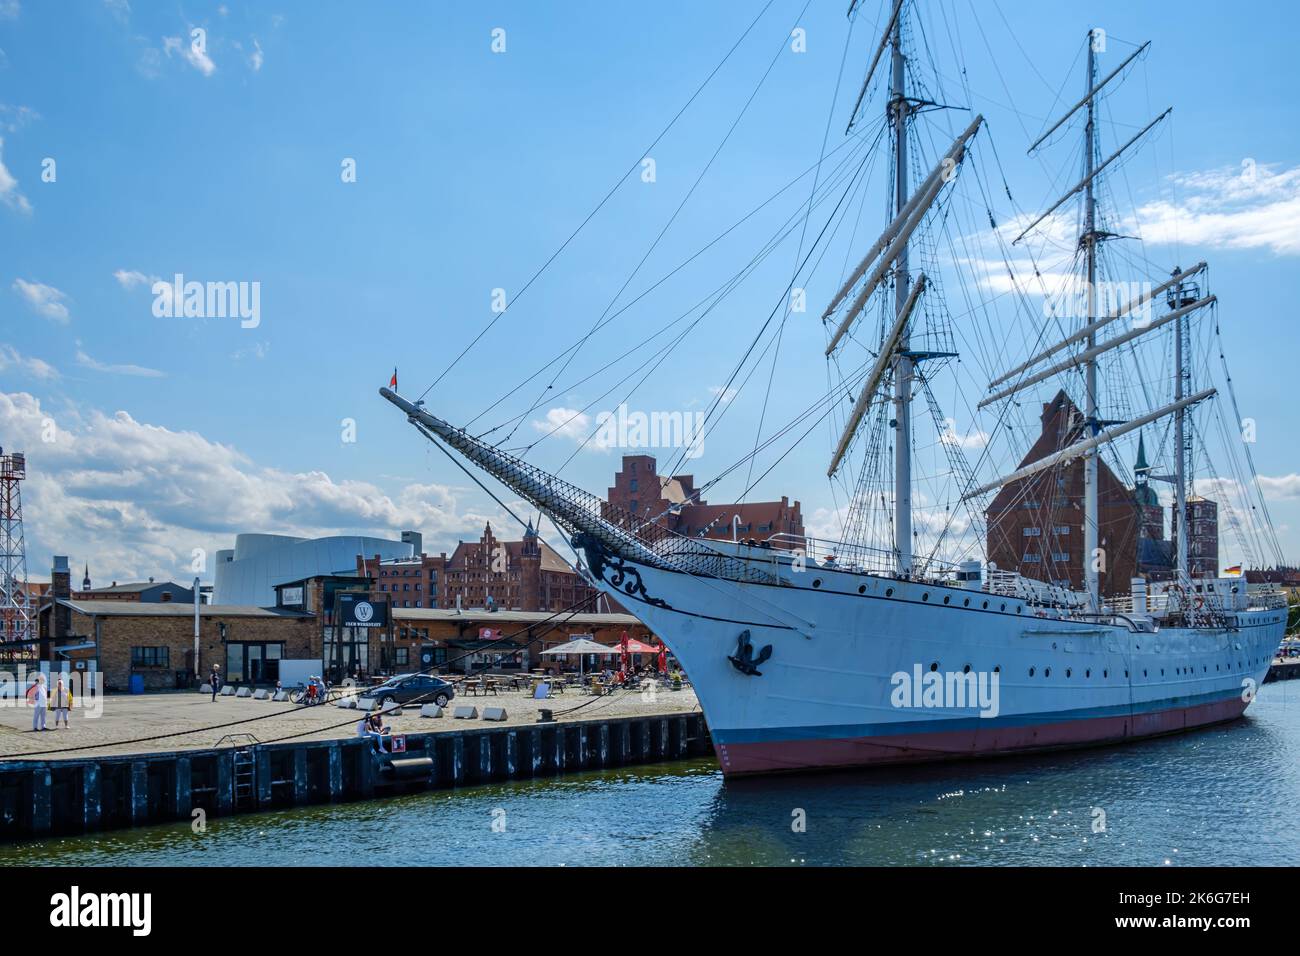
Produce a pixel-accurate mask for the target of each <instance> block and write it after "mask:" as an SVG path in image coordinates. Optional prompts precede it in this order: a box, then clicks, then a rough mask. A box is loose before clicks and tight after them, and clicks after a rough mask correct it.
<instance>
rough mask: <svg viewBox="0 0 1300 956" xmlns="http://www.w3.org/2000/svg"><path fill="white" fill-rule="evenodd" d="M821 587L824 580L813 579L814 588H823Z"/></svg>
mask: <svg viewBox="0 0 1300 956" xmlns="http://www.w3.org/2000/svg"><path fill="white" fill-rule="evenodd" d="M821 586H822V579H821V578H813V587H815V588H819V587H821Z"/></svg>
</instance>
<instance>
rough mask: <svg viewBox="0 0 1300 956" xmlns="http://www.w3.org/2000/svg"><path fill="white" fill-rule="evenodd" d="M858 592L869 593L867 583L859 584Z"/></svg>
mask: <svg viewBox="0 0 1300 956" xmlns="http://www.w3.org/2000/svg"><path fill="white" fill-rule="evenodd" d="M858 593H859V594H866V593H867V586H866V585H865V584H859V585H858Z"/></svg>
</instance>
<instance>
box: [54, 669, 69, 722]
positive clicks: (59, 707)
mask: <svg viewBox="0 0 1300 956" xmlns="http://www.w3.org/2000/svg"><path fill="white" fill-rule="evenodd" d="M50 709H51V710H53V711H54V729H55V730H58V729H59V721H60V720H61V721H63V728H64V729H65V730H67V729H68V727H69V724H68V711H70V710H72V688H71V687H65V686H64V684H63V678H62V677H60V678H59V683H58V684H57V685H56V686H55V688H54V693H53V694H51V695H50Z"/></svg>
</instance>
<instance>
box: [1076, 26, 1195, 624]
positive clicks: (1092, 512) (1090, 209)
mask: <svg viewBox="0 0 1300 956" xmlns="http://www.w3.org/2000/svg"><path fill="white" fill-rule="evenodd" d="M1094 36H1095V35H1094V31H1092V30H1089V31H1088V77H1087V84H1086V85H1085V86H1084V89H1085V90H1089V91H1091V90H1092V89H1093V88H1094V86H1095V84H1096V80H1097V61H1096V52H1095V51H1096V43H1095V40H1094ZM1095 102H1096V97H1093V96H1089V97H1088V122H1087V125H1086V127H1085V129H1084V168H1083V175H1084V181H1085V182H1086V183H1087V186H1085V187H1084V188H1085V193H1084V198H1083V204H1084V227H1083V236H1082V237H1081V238H1080V240H1079V241H1080V242H1081V243H1082V244H1083V247H1084V255H1085V256H1086V257H1087V271H1088V286H1087V290H1086V294H1087V301H1088V308H1087V315H1086V316H1085V317H1084V328H1091V326H1092V325H1093V322H1094V320H1095V319H1096V317H1097V300H1096V295H1097V200H1096V197H1095V195H1094V193H1093V179H1094V176H1093V157H1094V150H1095V146H1096V125H1095V121H1096V110H1095ZM1087 341H1088V352H1087V353H1085V354H1089V355H1091V351H1092V350H1093V349H1095V348H1096V346H1097V333H1096V332H1095V331H1091V332H1089V333H1088V340H1087ZM1084 379H1085V386H1084V387H1085V388H1086V389H1087V397H1086V401H1085V406H1084V415H1085V421H1084V425H1085V427H1086V429H1087V431H1088V437H1089V438H1092V437H1095V436H1096V435H1097V432H1098V431H1099V429H1100V422H1098V420H1097V359H1096V356H1092V357H1090V358H1089V359H1088V360H1087V362H1086V363H1085V365H1084ZM1178 397H1180V398H1181V397H1182V396H1181V395H1180V396H1178ZM1180 420H1181V413H1180ZM1098 453H1099V449H1098V447H1097V446H1093V447H1092V448H1090V449H1089V450H1088V452H1087V454H1085V456H1084V459H1083V574H1084V581H1085V584H1086V588H1085V589H1086V590H1087V592H1088V600H1089V602H1090V603H1091V605H1092V610H1094V611H1096V610H1099V609H1100V607H1101V580H1100V574H1099V573H1098V561H1097V559H1098V557H1099V556H1101V552H1100V551H1099V550H1098V547H1099V540H1098V539H1099V534H1098V531H1099V519H1100V503H1099V500H1098V494H1097V478H1098V475H1097V472H1098V469H1097V455H1098Z"/></svg>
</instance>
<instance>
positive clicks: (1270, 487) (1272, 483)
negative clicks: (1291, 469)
mask: <svg viewBox="0 0 1300 956" xmlns="http://www.w3.org/2000/svg"><path fill="white" fill-rule="evenodd" d="M1259 487H1260V489H1261V490H1262V491H1263V492H1264V497H1265V498H1267V499H1268V500H1270V501H1280V500H1282V499H1283V498H1300V475H1297V474H1294V473H1293V474H1289V475H1278V476H1277V477H1276V478H1273V477H1270V476H1268V475H1260V476H1259Z"/></svg>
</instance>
